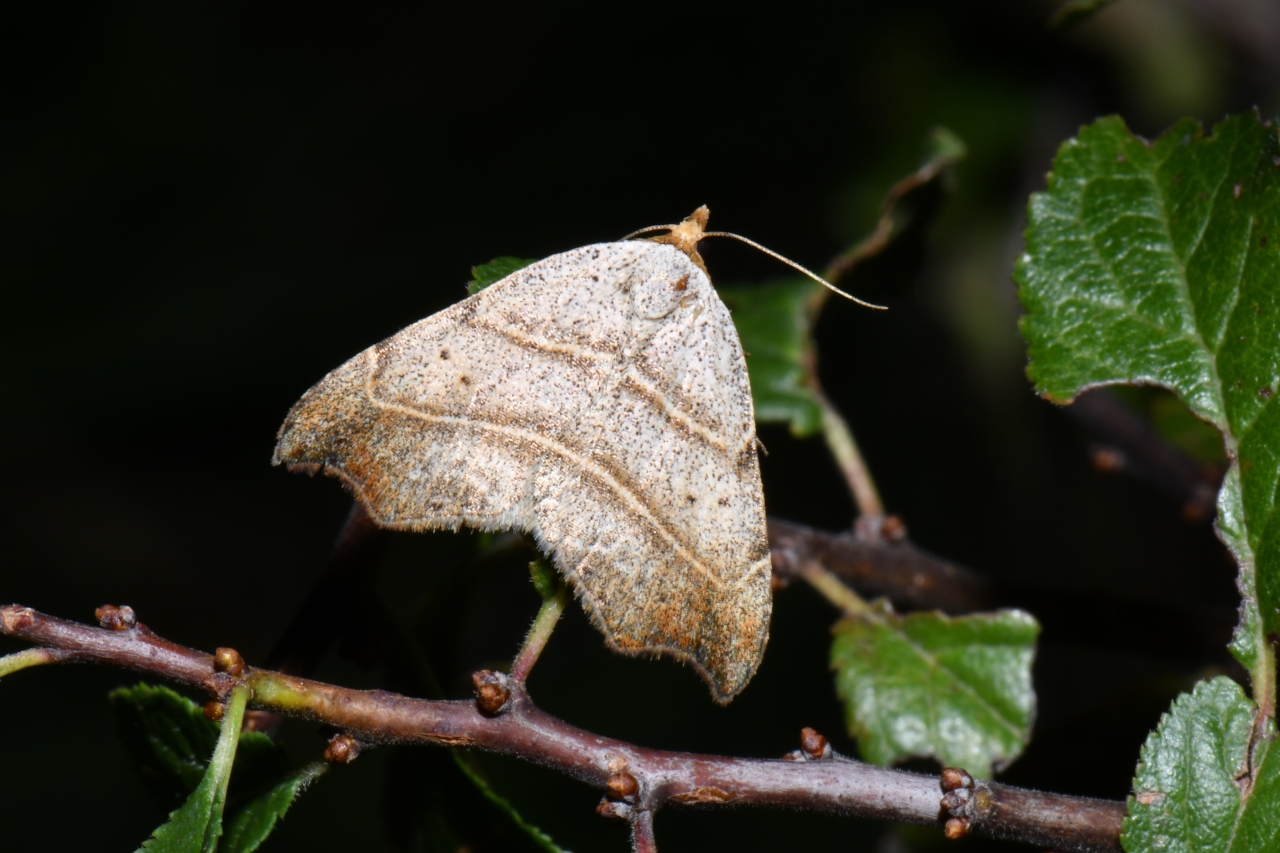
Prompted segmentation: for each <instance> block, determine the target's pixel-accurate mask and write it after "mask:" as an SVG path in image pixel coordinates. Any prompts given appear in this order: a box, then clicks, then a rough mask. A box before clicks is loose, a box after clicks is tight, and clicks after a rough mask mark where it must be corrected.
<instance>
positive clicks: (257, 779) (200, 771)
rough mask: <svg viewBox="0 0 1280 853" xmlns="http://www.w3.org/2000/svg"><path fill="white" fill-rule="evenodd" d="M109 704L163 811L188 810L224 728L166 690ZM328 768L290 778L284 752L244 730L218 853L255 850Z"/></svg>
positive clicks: (132, 693) (143, 689) (120, 696)
mask: <svg viewBox="0 0 1280 853" xmlns="http://www.w3.org/2000/svg"><path fill="white" fill-rule="evenodd" d="M110 700H111V706H112V711H113V712H114V713H115V716H116V727H117V729H118V730H119V732H120V736H121V738H122V740H124V742H125V746H126V748H127V749H128V750H129V753H130V755H131V756H132V758H133V760H134V763H135V765H136V767H137V770H138V772H139V775H141V777H142V779H143V781H144V783H146V784H147V786H148V788H150V790H151V792H152V793H153V795H155V796H156V798H157V800H158V801H159V802H160V804H161V805H162V807H163V808H165V809H166V810H169V809H172V808H173V807H174V806H175V805H177V804H178V803H181V802H182V801H183V800H184V799H187V801H188V805H189V804H190V802H191V800H190V799H189V797H190V796H193V792H195V791H196V790H197V789H198V788H199V787H200V786H201V784H202V783H207V782H208V780H209V778H210V774H209V768H210V766H211V764H210V754H211V753H214V754H216V748H217V745H218V744H219V743H220V740H219V732H220V728H219V726H218V724H216V723H214V722H211V721H210V720H208V719H206V718H205V716H204V710H203V709H202V708H201V707H200V706H199V705H197V704H196V703H194V702H192V701H191V700H190V699H187V698H186V697H184V696H180V695H178V694H177V693H175V692H173V691H172V690H170V689H168V688H167V687H151V686H150V685H147V684H138V685H135V686H134V687H125V688H121V689H119V690H115V691H113V692H112V693H111V696H110ZM327 767H328V765H327V764H325V763H324V762H317V763H315V764H310V765H307V766H306V767H303V768H301V769H299V770H296V771H292V772H290V771H289V769H288V759H287V757H286V754H285V750H284V748H283V747H281V746H280V745H279V744H277V743H276V742H275V741H273V740H271V738H269V737H267V736H266V735H265V734H262V733H261V732H241V733H240V738H239V744H238V746H237V748H236V752H235V763H234V770H233V772H232V777H231V786H230V787H231V791H232V796H231V797H230V799H229V800H226V806H225V809H224V811H225V814H226V815H227V816H228V819H227V820H226V822H225V824H226V834H225V836H224V837H223V839H222V842H221V844H220V845H219V848H218V849H220V850H221V851H223V853H248V851H250V850H254V849H256V848H257V847H258V845H259V844H261V843H262V841H263V840H264V839H265V838H266V837H267V835H269V834H270V832H271V830H272V829H273V828H274V826H275V822H276V820H277V819H278V818H279V817H280V816H282V815H283V814H284V813H285V811H286V810H287V809H288V808H289V806H290V804H291V803H292V802H293V800H294V798H295V797H296V796H297V794H298V793H299V792H300V791H301V790H302V789H303V788H304V787H306V786H307V785H308V784H310V782H311V781H312V780H313V779H315V778H317V777H318V776H319V775H320V774H322V773H323V772H324V771H325V770H326V769H327ZM184 808H187V806H184ZM171 823H172V821H171ZM161 829H164V827H161ZM158 836H159V830H157V837H158ZM149 843H150V844H155V843H156V842H155V841H154V840H153V841H152V842H149ZM146 849H148V850H150V849H152V847H149V846H148V847H146ZM162 849H163V848H162ZM176 849H185V848H176ZM192 849H203V848H199V847H196V848H192Z"/></svg>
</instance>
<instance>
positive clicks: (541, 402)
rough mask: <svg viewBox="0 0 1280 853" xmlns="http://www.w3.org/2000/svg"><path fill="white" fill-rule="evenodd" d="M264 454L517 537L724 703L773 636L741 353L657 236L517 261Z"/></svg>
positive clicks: (315, 406) (341, 385)
mask: <svg viewBox="0 0 1280 853" xmlns="http://www.w3.org/2000/svg"><path fill="white" fill-rule="evenodd" d="M274 462H275V463H276V464H280V463H285V464H287V465H290V466H291V467H302V468H304V469H306V470H312V471H315V470H318V469H323V470H324V471H326V472H327V473H331V474H333V475H336V476H338V477H341V478H342V479H343V480H345V481H346V482H347V483H348V484H349V485H350V487H351V488H352V489H353V490H354V492H355V494H356V496H357V498H358V499H359V500H360V501H361V502H362V503H363V504H364V505H365V507H366V508H367V509H368V511H369V513H370V515H371V516H372V517H373V518H374V519H376V520H377V521H378V523H380V524H381V525H383V526H385V527H390V528H396V529H409V530H426V529H437V528H452V529H457V528H458V527H460V526H463V525H465V526H468V527H475V528H479V529H481V530H507V529H517V530H523V531H527V532H529V533H531V534H532V535H533V536H534V537H535V539H536V540H537V542H538V544H539V546H540V547H541V548H542V549H543V550H544V551H545V552H547V553H548V554H549V555H550V556H551V558H552V560H553V562H554V563H555V565H556V567H557V569H558V570H559V571H560V572H561V574H562V575H563V576H564V577H565V578H567V579H568V581H569V582H570V584H571V585H572V587H573V589H574V591H575V592H576V593H577V595H578V596H579V598H580V599H581V600H582V603H583V606H584V607H585V608H586V610H587V613H588V614H589V615H590V617H591V619H592V621H593V622H594V623H595V625H596V626H597V627H598V628H599V629H600V630H601V632H603V633H604V635H605V638H606V640H607V642H608V644H609V645H610V646H611V647H612V648H614V649H615V650H617V651H620V652H625V653H628V654H645V653H657V654H666V655H672V656H674V657H677V658H680V659H682V660H685V661H688V662H689V663H691V664H692V665H693V666H694V667H695V668H696V669H697V670H698V671H699V673H701V674H702V676H703V677H704V678H705V679H706V680H707V682H708V684H709V685H710V687H711V690H712V693H713V694H714V696H715V698H716V699H717V700H718V701H720V702H727V701H729V700H730V699H731V698H732V697H733V696H734V695H735V694H737V693H738V692H739V691H740V690H741V689H742V688H743V686H744V685H745V684H746V683H747V681H748V680H750V678H751V676H752V675H753V674H754V672H755V670H756V667H757V665H758V664H759V662H760V658H761V656H762V654H763V653H764V647H765V644H766V642H767V641H768V632H769V616H770V610H771V589H770V560H769V548H768V540H767V536H766V532H765V513H764V501H763V497H762V494H761V488H760V469H759V462H758V460H757V456H756V432H755V417H754V413H753V409H752V405H751V390H750V386H749V384H748V380H747V368H746V363H745V361H744V358H743V353H742V346H741V344H740V343H739V341H738V336H737V332H736V330H735V329H734V326H733V322H732V320H731V319H730V317H729V311H728V309H726V308H725V306H724V303H722V302H721V301H720V298H719V297H718V296H717V295H716V292H715V290H714V288H713V287H712V286H711V282H710V280H709V279H708V278H707V275H706V273H704V272H703V271H702V269H700V268H699V266H698V265H697V264H695V263H694V262H693V261H692V260H691V259H690V258H689V257H688V256H687V255H685V254H684V253H683V252H681V251H680V250H679V249H677V248H675V247H674V246H670V245H661V244H658V243H653V242H649V241H628V242H620V243H600V244H596V245H592V246H585V247H583V248H580V249H575V250H573V251H570V252H565V253H563V254H560V255H555V256H553V257H550V258H547V259H545V260H543V261H540V262H538V263H536V264H533V265H531V266H528V267H526V268H524V269H522V270H520V271H518V272H516V273H514V274H512V275H510V276H508V277H507V278H505V279H503V280H502V281H500V282H497V283H496V284H494V285H492V286H491V287H489V288H487V289H486V290H483V291H481V292H480V293H477V294H475V295H474V296H472V297H470V298H469V299H466V300H464V301H462V302H459V303H458V304H456V305H454V306H453V307H451V308H448V309H446V310H444V311H441V312H440V313H439V314H435V315H433V316H431V317H428V318H427V319H425V320H422V321H420V322H418V323H415V324H414V325H412V326H410V327H408V328H407V329H405V330H403V331H401V332H400V333H399V334H397V335H394V336H393V337H391V338H388V339H387V340H385V341H383V342H382V343H380V344H378V345H377V346H374V347H371V348H370V349H368V350H366V351H365V352H363V353H361V354H360V355H358V356H356V357H355V358H353V359H351V360H350V361H348V362H347V363H346V364H344V365H342V366H341V367H339V368H338V369H337V370H334V371H333V372H332V373H330V374H329V375H328V376H326V377H325V378H324V379H323V380H321V381H320V382H319V383H318V384H317V385H316V386H315V387H313V388H312V389H311V390H309V391H308V392H307V393H306V394H305V395H304V396H303V397H302V399H301V400H299V401H298V403H297V404H296V405H295V406H294V407H293V409H292V410H291V411H290V412H289V415H288V417H287V418H286V420H285V422H284V425H283V426H282V427H281V428H280V434H279V443H278V444H277V446H276V451H275V457H274Z"/></svg>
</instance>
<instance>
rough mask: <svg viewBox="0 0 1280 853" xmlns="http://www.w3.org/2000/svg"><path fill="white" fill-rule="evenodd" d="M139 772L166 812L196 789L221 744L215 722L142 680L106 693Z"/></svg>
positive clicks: (189, 703)
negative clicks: (216, 748)
mask: <svg viewBox="0 0 1280 853" xmlns="http://www.w3.org/2000/svg"><path fill="white" fill-rule="evenodd" d="M108 699H109V701H110V703H111V710H112V712H113V714H114V715H115V718H116V731H117V732H118V733H119V735H120V739H121V740H122V741H124V744H125V748H126V749H127V750H128V752H129V755H130V757H131V758H132V759H133V762H134V766H135V768H136V769H137V771H138V775H139V776H140V777H141V778H142V781H143V784H145V785H146V786H147V788H148V790H149V791H150V792H151V794H152V796H153V797H155V799H156V801H157V802H158V803H159V804H160V806H161V808H164V809H165V810H166V811H168V810H170V809H172V808H174V807H175V806H177V805H178V804H179V803H181V802H182V800H183V799H185V798H186V796H187V795H188V794H190V793H191V792H192V791H194V790H195V789H196V786H197V785H199V784H200V780H201V779H202V778H204V775H205V770H206V769H207V768H208V766H209V756H210V755H211V754H212V753H213V750H214V746H215V745H216V744H217V742H218V726H217V724H215V723H213V722H211V721H210V720H208V719H206V718H205V716H204V710H203V709H202V708H201V707H200V706H199V705H197V704H195V703H194V702H192V701H191V700H190V699H187V698H186V697H184V696H179V695H178V694H177V693H174V692H173V691H172V690H170V689H169V688H167V687H152V686H150V685H148V684H138V685H135V686H133V687H122V688H120V689H118V690H114V691H112V692H111V694H110V696H109V697H108Z"/></svg>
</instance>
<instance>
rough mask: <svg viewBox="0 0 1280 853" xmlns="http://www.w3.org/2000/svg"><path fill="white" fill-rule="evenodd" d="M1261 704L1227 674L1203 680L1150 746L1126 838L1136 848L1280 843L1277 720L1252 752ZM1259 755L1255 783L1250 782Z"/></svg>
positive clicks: (1250, 847)
mask: <svg viewBox="0 0 1280 853" xmlns="http://www.w3.org/2000/svg"><path fill="white" fill-rule="evenodd" d="M1256 710H1257V709H1256V707H1255V706H1254V704H1253V703H1252V702H1250V701H1249V699H1248V698H1247V697H1246V696H1245V695H1244V691H1242V690H1241V689H1240V686H1239V685H1238V684H1236V683H1235V682H1234V681H1232V680H1231V679H1230V678H1227V677H1225V676H1219V677H1218V678H1213V679H1210V680H1208V681H1202V682H1201V683H1200V684H1198V685H1196V688H1195V690H1193V691H1192V692H1191V693H1189V694H1183V695H1182V696H1180V697H1178V699H1177V701H1175V702H1174V703H1173V707H1172V708H1171V709H1170V710H1169V712H1168V713H1167V714H1165V715H1164V717H1163V718H1162V719H1161V720H1160V725H1159V727H1158V728H1157V729H1156V730H1155V731H1154V732H1153V733H1152V734H1151V736H1150V737H1148V738H1147V742H1146V743H1145V744H1144V745H1143V747H1142V761H1141V763H1139V764H1138V770H1137V775H1136V776H1135V778H1134V780H1133V790H1134V796H1132V797H1130V798H1129V816H1128V817H1127V818H1125V822H1124V830H1123V833H1122V834H1121V837H1120V840H1121V843H1122V844H1123V845H1124V849H1125V850H1128V851H1129V853H1155V851H1160V852H1161V853H1183V851H1185V852H1186V853H1192V851H1195V853H1228V851H1231V853H1235V851H1238V853H1246V851H1248V853H1266V851H1276V850H1280V821H1277V820H1276V815H1277V814H1280V779H1278V778H1277V777H1280V757H1276V756H1273V754H1272V753H1273V752H1274V750H1273V746H1274V741H1273V740H1272V738H1273V737H1274V736H1275V726H1274V724H1273V723H1272V722H1271V721H1270V720H1268V721H1267V724H1266V729H1265V730H1264V731H1263V732H1261V733H1260V735H1261V737H1259V738H1258V742H1257V744H1256V746H1255V748H1254V749H1253V755H1252V758H1250V755H1249V753H1250V739H1251V737H1252V734H1253V730H1252V726H1253V719H1254V714H1255V712H1256ZM1251 762H1252V765H1253V768H1252V769H1253V770H1254V776H1253V782H1252V787H1250V786H1249V784H1248V778H1249V771H1250V769H1251V767H1250V763H1251Z"/></svg>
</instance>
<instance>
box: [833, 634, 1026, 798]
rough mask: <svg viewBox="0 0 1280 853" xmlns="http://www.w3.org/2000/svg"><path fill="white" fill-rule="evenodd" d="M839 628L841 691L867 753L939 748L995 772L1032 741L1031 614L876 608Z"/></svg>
mask: <svg viewBox="0 0 1280 853" xmlns="http://www.w3.org/2000/svg"><path fill="white" fill-rule="evenodd" d="M834 631H835V642H834V643H833V644H832V646H831V666H832V668H833V669H834V670H835V671H836V693H837V694H839V696H840V698H841V699H842V700H844V701H845V703H846V707H845V716H846V719H847V721H848V727H849V733H850V734H851V735H853V736H854V737H856V738H858V749H859V751H860V752H861V753H862V757H863V758H865V759H866V760H867V761H870V762H872V763H875V764H880V765H888V764H892V763H893V762H895V761H899V760H901V759H903V758H908V757H911V756H933V757H936V758H937V759H938V760H939V761H941V762H942V763H943V764H945V765H947V766H951V767H963V768H965V769H966V770H968V771H969V772H970V773H972V774H973V775H975V776H984V777H987V778H990V776H991V773H992V771H993V769H994V770H999V769H1000V768H1002V767H1004V766H1005V765H1006V764H1008V763H1009V762H1010V761H1012V760H1013V759H1014V758H1016V757H1017V756H1018V755H1019V753H1021V752H1022V749H1023V747H1024V746H1026V743H1027V740H1028V739H1029V738H1030V736H1031V721H1032V717H1033V715H1034V713H1035V692H1034V690H1033V689H1032V686H1031V661H1032V658H1033V657H1034V656H1035V643H1036V635H1037V634H1038V633H1039V631H1040V626H1039V625H1037V624H1036V621H1035V619H1033V618H1032V617H1031V616H1030V615H1029V614H1027V613H1024V612H1022V611H1020V610H1002V611H999V612H996V613H981V614H975V615H972V616H960V617H954V618H953V617H949V616H945V615H943V614H941V613H913V614H910V615H907V616H898V615H897V614H894V613H892V612H888V611H887V610H877V611H873V612H869V613H867V614H865V615H862V616H857V617H852V618H849V619H845V620H844V621H842V622H840V623H839V624H837V625H836V627H835V629H834Z"/></svg>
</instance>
